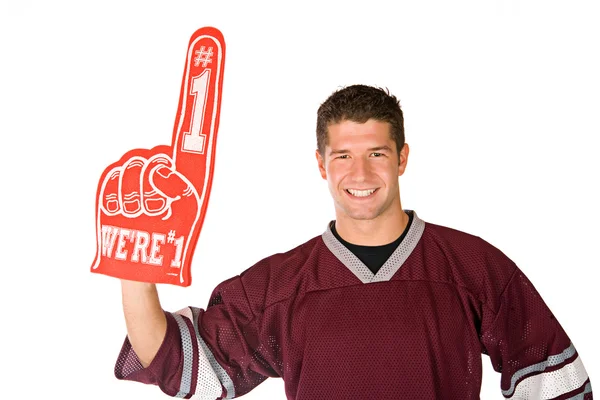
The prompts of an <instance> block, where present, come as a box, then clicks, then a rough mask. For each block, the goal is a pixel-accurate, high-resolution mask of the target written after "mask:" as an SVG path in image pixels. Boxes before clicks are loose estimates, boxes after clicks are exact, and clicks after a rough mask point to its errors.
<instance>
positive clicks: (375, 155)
mask: <svg viewBox="0 0 600 400" xmlns="http://www.w3.org/2000/svg"><path fill="white" fill-rule="evenodd" d="M383 155H384V154H383V153H371V156H373V157H381V156H383Z"/></svg>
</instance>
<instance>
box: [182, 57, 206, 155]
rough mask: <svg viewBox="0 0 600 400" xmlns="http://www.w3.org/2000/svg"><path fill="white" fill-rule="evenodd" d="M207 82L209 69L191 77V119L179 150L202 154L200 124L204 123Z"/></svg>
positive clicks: (203, 139)
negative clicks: (192, 97) (192, 100)
mask: <svg viewBox="0 0 600 400" xmlns="http://www.w3.org/2000/svg"><path fill="white" fill-rule="evenodd" d="M209 82H210V69H205V70H204V71H202V73H201V74H200V75H198V76H195V77H193V78H192V85H191V86H192V87H191V89H190V94H192V95H193V96H194V105H193V106H192V118H191V120H192V121H191V124H190V125H191V126H190V130H189V132H184V133H183V142H182V144H181V151H185V152H188V153H197V154H204V147H205V146H204V144H205V143H206V135H204V134H203V133H202V126H203V125H204V113H205V110H206V100H207V97H208V84H209Z"/></svg>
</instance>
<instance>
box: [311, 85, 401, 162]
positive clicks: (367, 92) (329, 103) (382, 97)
mask: <svg viewBox="0 0 600 400" xmlns="http://www.w3.org/2000/svg"><path fill="white" fill-rule="evenodd" d="M369 119H374V120H377V121H381V122H388V123H389V124H390V126H391V129H390V134H391V135H392V139H393V140H394V141H395V142H396V148H397V149H398V154H400V150H402V147H404V116H403V114H402V110H401V109H400V102H399V101H398V99H397V98H396V97H395V96H393V95H391V94H390V92H389V90H387V89H382V88H379V87H373V86H366V85H352V86H347V87H344V88H342V89H339V90H337V91H335V92H333V93H332V94H331V95H330V96H329V97H328V98H327V100H325V101H324V102H323V103H322V104H321V106H320V107H319V110H318V111H317V149H318V150H319V153H320V154H321V156H324V153H325V146H327V143H328V136H327V128H328V127H329V125H331V124H337V123H340V122H342V121H354V122H358V123H360V124H364V123H365V122H367V121H368V120H369Z"/></svg>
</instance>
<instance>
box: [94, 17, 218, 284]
mask: <svg viewBox="0 0 600 400" xmlns="http://www.w3.org/2000/svg"><path fill="white" fill-rule="evenodd" d="M224 62H225V42H224V40H223V36H222V34H221V32H219V31H218V30H217V29H215V28H211V27H205V28H200V29H199V30H197V31H196V32H195V33H194V34H193V35H192V37H191V39H190V42H189V47H188V52H187V57H186V65H185V70H184V75H183V81H182V85H181V93H180V98H179V107H178V112H177V117H176V119H175V127H174V131H173V139H172V145H171V146H165V145H161V146H157V147H155V148H153V149H149V150H144V149H136V150H131V151H129V152H127V153H126V154H125V155H124V156H123V157H122V158H121V160H119V161H118V162H116V163H113V164H111V165H110V166H108V168H106V170H105V171H104V173H103V174H102V176H101V178H100V182H99V185H98V194H97V202H96V240H97V250H96V258H95V260H94V263H93V265H92V267H91V271H92V272H95V273H101V274H105V275H110V276H113V277H118V278H122V279H127V280H134V281H141V282H150V283H169V284H174V285H179V286H189V285H190V284H191V271H190V269H191V268H190V265H191V260H192V255H193V252H194V249H195V246H196V242H197V240H198V235H199V233H200V229H201V227H202V223H203V221H204V215H205V213H206V207H207V206H208V199H209V195H210V188H211V184H212V174H213V166H214V156H215V148H216V138H217V130H218V125H219V112H220V104H221V89H222V84H223V69H224Z"/></svg>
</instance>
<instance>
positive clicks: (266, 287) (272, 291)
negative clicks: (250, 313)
mask: <svg viewBox="0 0 600 400" xmlns="http://www.w3.org/2000/svg"><path fill="white" fill-rule="evenodd" d="M324 248H325V245H324V243H323V239H322V237H321V235H318V236H315V237H313V238H311V239H309V240H307V241H306V242H304V243H302V244H300V245H298V246H296V247H294V248H292V249H289V250H286V251H283V252H280V253H275V254H273V255H270V256H268V257H265V258H263V259H261V260H260V261H258V262H257V263H255V264H254V265H252V266H251V267H250V268H248V269H246V270H245V271H243V272H242V273H241V274H240V275H239V279H240V281H241V284H242V285H243V287H244V290H245V291H246V294H247V297H248V301H249V302H250V303H251V304H253V307H254V308H255V309H257V310H259V311H260V310H264V309H265V308H267V307H268V306H270V305H272V304H275V303H278V302H280V301H283V300H285V299H288V298H290V297H292V296H294V295H296V294H297V293H298V292H299V291H301V290H303V288H302V285H303V283H305V282H306V281H307V279H306V276H311V275H312V274H311V271H312V270H314V268H316V266H317V265H318V262H317V260H318V258H319V254H320V253H321V252H322V251H323V249H324Z"/></svg>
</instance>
